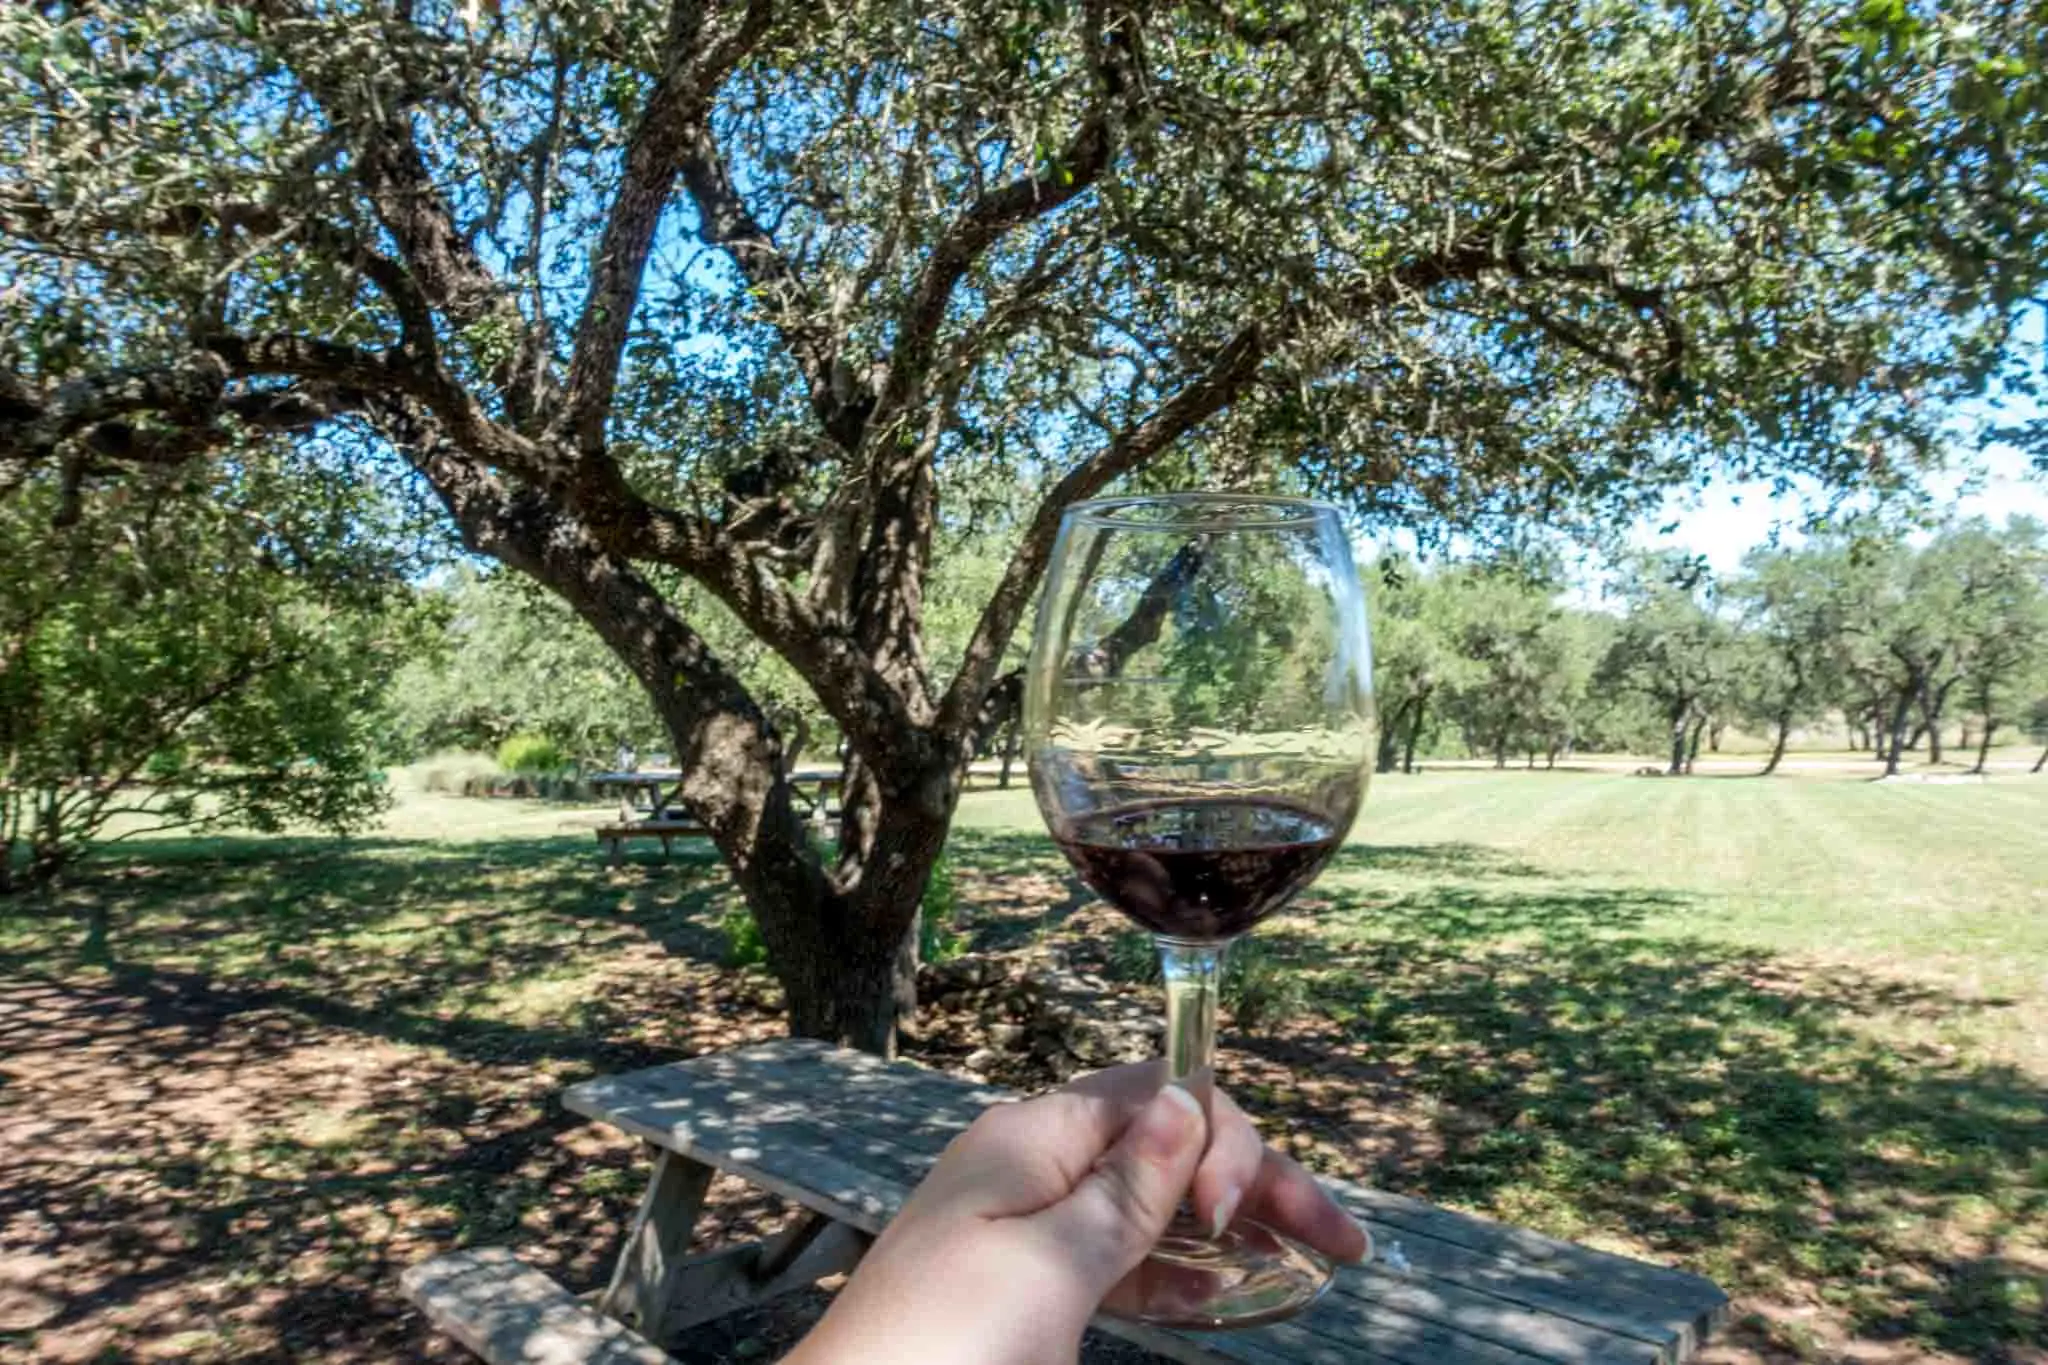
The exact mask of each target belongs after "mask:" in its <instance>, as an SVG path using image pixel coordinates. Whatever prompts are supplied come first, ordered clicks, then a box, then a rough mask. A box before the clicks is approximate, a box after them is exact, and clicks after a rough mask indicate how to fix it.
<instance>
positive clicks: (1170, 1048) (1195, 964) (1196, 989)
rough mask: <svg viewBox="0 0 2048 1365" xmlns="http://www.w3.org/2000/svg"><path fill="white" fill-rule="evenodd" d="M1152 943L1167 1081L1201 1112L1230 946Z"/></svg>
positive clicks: (1164, 939)
mask: <svg viewBox="0 0 2048 1365" xmlns="http://www.w3.org/2000/svg"><path fill="white" fill-rule="evenodd" d="M1156 941H1157V943H1158V944H1159V974H1160V975H1161V976H1162V977H1163V978H1165V981H1166V1069H1167V1076H1168V1079H1169V1080H1171V1081H1172V1082H1173V1083H1174V1084H1176V1085H1178V1086H1180V1087H1182V1088H1183V1089H1185V1090H1186V1091H1187V1092H1188V1093H1189V1094H1191V1095H1193V1096H1194V1097H1195V1098H1196V1099H1197V1100H1199V1101H1200V1102H1201V1105H1202V1110H1203V1112H1204V1113H1206V1112H1208V1109H1209V1096H1210V1093H1211V1090H1212V1089H1213V1082H1214V1078H1215V1072H1216V997H1217V996H1218V994H1220V992H1221V987H1222V983H1223V955H1224V953H1225V952H1226V951H1227V950H1228V949H1229V947H1230V943H1229V941H1228V940H1227V939H1226V940H1222V941H1216V942H1201V941H1197V940H1194V939H1184V938H1168V937H1167V936H1166V935H1164V934H1161V935H1159V936H1158V938H1157V940H1156Z"/></svg>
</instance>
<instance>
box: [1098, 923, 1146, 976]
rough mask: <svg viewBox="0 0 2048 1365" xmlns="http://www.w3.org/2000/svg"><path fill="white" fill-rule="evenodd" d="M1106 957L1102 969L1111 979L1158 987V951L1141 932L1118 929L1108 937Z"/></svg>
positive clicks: (1138, 930)
mask: <svg viewBox="0 0 2048 1365" xmlns="http://www.w3.org/2000/svg"><path fill="white" fill-rule="evenodd" d="M1107 957H1108V960H1107V961H1105V962H1104V963H1103V967H1102V970H1103V975H1105V976H1107V977H1108V978H1109V979H1110V980H1112V981H1129V982H1133V983H1135V984H1137V985H1157V984H1158V982H1159V949H1158V947H1157V946H1156V945H1155V944H1154V943H1153V942H1152V935H1150V934H1148V933H1145V932H1144V931H1143V930H1140V929H1119V930H1117V931H1116V932H1115V933H1114V934H1112V935H1110V939H1109V950H1108V954H1107Z"/></svg>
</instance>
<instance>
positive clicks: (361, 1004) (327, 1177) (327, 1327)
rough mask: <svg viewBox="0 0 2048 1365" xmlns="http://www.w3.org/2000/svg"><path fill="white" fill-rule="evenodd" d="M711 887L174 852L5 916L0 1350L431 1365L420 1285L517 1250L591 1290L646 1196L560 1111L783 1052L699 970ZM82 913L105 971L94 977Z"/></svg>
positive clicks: (307, 855) (699, 869)
mask: <svg viewBox="0 0 2048 1365" xmlns="http://www.w3.org/2000/svg"><path fill="white" fill-rule="evenodd" d="M714 866H715V865H714V864H712V863H710V862H709V861H707V860H702V859H691V860H682V859H679V860H678V862H677V863H676V864H675V865H674V866H671V867H661V866H657V865H649V864H647V863H635V864H629V866H628V867H627V868H625V869H624V870H622V871H621V872H617V873H611V872H607V871H606V870H605V869H604V867H603V866H602V864H601V861H600V859H599V857H598V855H597V853H596V852H595V850H594V849H592V848H591V847H590V845H589V844H588V843H587V842H586V841H584V840H580V839H562V840H552V839H540V840H531V841H518V842H503V841H498V842H490V843H478V844H474V845H462V846H453V845H445V844H410V843H404V842H400V841H384V840H379V841H361V842H355V843H349V844H340V843H336V842H331V841H303V842H284V841H270V840H246V841H216V842H215V843H214V844H212V845H211V846H210V847H201V848H194V847H193V846H191V845H190V844H178V843H167V844H166V845H165V846H164V847H163V848H161V849H152V848H147V847H144V848H131V849H129V850H128V851H127V858H126V860H125V861H124V862H122V863H120V864H110V865H107V866H104V867H102V868H100V869H97V870H95V871H93V872H92V873H90V874H89V875H84V876H80V877H78V878H76V879H74V880H73V881H72V882H71V883H70V884H68V885H66V886H64V887H62V888H60V889H58V890H57V891H56V892H55V893H53V894H52V895H51V896H49V897H47V898H45V899H44V900H43V902H42V903H40V904H39V905H37V906H35V907H33V908H32V910H31V913H30V914H29V915H27V916H24V915H23V914H21V907H20V906H19V905H15V906H8V907H5V908H6V909H8V910H9V911H12V912H13V914H12V916H11V918H10V919H9V921H8V922H6V923H5V924H4V925H0V933H4V935H5V940H6V944H7V948H6V950H5V952H4V953H0V1094H5V1095H6V1096H7V1097H8V1103H9V1104H14V1103H18V1104H19V1106H20V1107H19V1108H18V1109H17V1110H16V1113H17V1114H19V1115H20V1116H21V1119H22V1122H21V1123H20V1124H18V1125H14V1124H0V1128H4V1129H5V1130H6V1132H7V1135H8V1137H9V1139H10V1140H9V1141H7V1142H0V1148H4V1149H5V1150H0V1228H7V1229H9V1230H10V1231H11V1232H19V1233H21V1234H22V1235H20V1236H18V1237H14V1238H12V1239H11V1240H10V1242H9V1245H8V1250H9V1252H10V1254H12V1255H15V1256H17V1257H18V1258H20V1259H18V1260H17V1261H16V1262H15V1267H22V1266H26V1267H27V1270H26V1271H25V1273H26V1274H28V1275H29V1277H30V1279H29V1284H30V1285H31V1291H30V1292H31V1294H32V1297H31V1298H30V1299H29V1301H28V1306H27V1307H26V1308H25V1309H21V1311H20V1313H19V1314H16V1313H10V1316H21V1317H23V1319H24V1321H26V1322H27V1323H28V1324H29V1326H27V1327H26V1328H23V1329H20V1330H10V1331H9V1332H0V1345H4V1344H23V1345H26V1346H28V1347H31V1348H35V1347H38V1345H39V1343H40V1344H41V1345H42V1347H44V1348H46V1349H51V1350H55V1349H58V1348H57V1346H56V1342H57V1340H59V1339H61V1338H62V1337H63V1336H64V1334H66V1333H67V1332H83V1333H86V1334H87V1335H88V1336H89V1337H90V1336H91V1335H92V1334H94V1333H100V1332H104V1331H105V1330H106V1328H107V1325H108V1324H109V1323H110V1322H120V1321H122V1320H123V1319H124V1318H125V1319H126V1320H127V1321H128V1322H130V1323H131V1324H134V1323H141V1324H144V1325H143V1326H140V1327H135V1326H131V1327H130V1328H128V1329H127V1330H129V1331H134V1332H139V1333H140V1340H141V1341H145V1342H147V1343H149V1344H150V1346H151V1348H152V1349H155V1348H161V1347H164V1346H165V1344H166V1343H171V1345H170V1347H169V1349H172V1350H173V1351H174V1352H175V1353H176V1354H178V1355H180V1356H182V1357H185V1358H206V1359H214V1358H235V1359H276V1360H296V1359H306V1358H311V1357H312V1356H316V1355H317V1356H320V1357H322V1358H336V1359H339V1358H348V1359H363V1360H370V1359H388V1360H400V1359H421V1358H427V1357H428V1355H429V1354H430V1353H429V1352H428V1351H427V1350H426V1349H425V1343H424V1341H423V1339H422V1337H421V1335H420V1333H419V1331H418V1328H417V1326H416V1322H417V1319H416V1318H415V1317H414V1316H413V1315H412V1314H411V1313H410V1310H409V1309H407V1308H406V1307H405V1306H404V1305H403V1304H402V1303H400V1302H398V1301H397V1299H396V1297H395V1291H394V1283H395V1278H396V1275H397V1273H398V1271H399V1270H400V1269H402V1268H403V1267H404V1266H405V1265H406V1264H409V1263H410V1262H412V1261H414V1260H417V1259H420V1258H422V1257H425V1256H427V1255H431V1254H433V1253H434V1252H436V1251H439V1250H443V1249H446V1248H447V1247H448V1246H450V1245H466V1244H474V1243H493V1242H507V1241H510V1242H514V1243H526V1244H528V1245H527V1246H526V1247H525V1248H524V1253H525V1254H526V1255H528V1257H529V1259H531V1260H533V1261H535V1262H536V1263H537V1264H542V1265H547V1266H550V1267H551V1268H552V1270H553V1271H554V1273H556V1274H558V1275H559V1276H560V1277H561V1278H562V1279H563V1280H564V1281H565V1282H567V1283H570V1284H572V1285H575V1286H577V1287H579V1288H580V1287H586V1286H589V1285H591V1284H593V1283H595V1282H596V1281H597V1279H598V1278H599V1277H600V1276H601V1275H602V1274H603V1272H604V1271H605V1269H606V1268H608V1265H609V1261H610V1259H611V1256H612V1254H613V1248H614V1246H615V1242H616V1238H617V1236H618V1232H619V1229H620V1228H621V1227H622V1226H623V1221H624V1219H625V1217H626V1216H627V1215H628V1214H629V1213H630V1212H631V1208H632V1204H633V1200H634V1197H635V1195H636V1194H637V1192H638V1186H639V1182H640V1180H641V1179H643V1178H644V1173H645V1168H644V1164H643V1163H642V1161H641V1158H640V1156H639V1153H638V1150H637V1146H636V1144H633V1143H631V1142H629V1141H626V1140H623V1139H619V1138H616V1137H609V1138H608V1137H606V1136H605V1135H602V1134H597V1133H595V1132H594V1131H593V1130H590V1129H588V1128H587V1127H586V1126H585V1125H584V1124H583V1121H582V1120H581V1119H579V1118H576V1117H575V1116H572V1115H569V1114H567V1113H565V1112H564V1111H562V1110H561V1108H560V1105H559V1092H560V1089H561V1086H562V1084H563V1083H564V1082H565V1081H567V1080H572V1079H574V1078H576V1077H577V1076H580V1075H585V1074H590V1073H593V1072H600V1071H618V1070H626V1069H630V1068H633V1067H639V1066H646V1065H650V1064H653V1063H656V1062H660V1061H665V1060H672V1059H674V1058H677V1057H680V1056H685V1055H690V1054H691V1053H693V1052H697V1051H702V1050H704V1049H706V1048H709V1047H719V1046H727V1045H731V1044H733V1043H736V1042H744V1041H747V1040H748V1039H750V1038H757V1037H762V1036H769V1035H772V1034H774V1033H778V1032H780V1031H781V1026H780V1021H779V1019H778V1018H777V1017H776V1016H775V1015H774V1014H773V1013H772V1012H770V1011H768V1010H765V1009H762V1008H760V1007H759V1006H758V1005H757V1004H756V1003H754V1002H753V1001H752V1000H751V999H749V998H748V997H747V996H746V995H745V994H744V993H743V992H739V991H737V990H736V989H735V988H734V982H733V979H732V978H731V977H730V975H729V974H725V973H722V972H720V971H718V970H717V969H716V968H715V965H714V963H715V959H716V956H717V954H718V951H719V950H720V949H721V948H722V946H723V940H722V938H721V936H720V935H719V933H718V931H717V929H716V925H715V916H716V914H717V913H718V912H719V910H720V909H721V908H722V906H723V904H724V902H725V897H726V892H725V890H724V882H723V879H722V878H719V877H716V876H713V875H712V872H713V868H714ZM95 907H97V908H99V909H101V910H104V911H105V912H106V913H107V917H108V919H109V921H110V922H111V924H112V925H113V930H114V932H113V935H112V939H111V944H112V948H113V957H114V962H113V966H112V968H111V970H108V971H80V970H79V969H78V968H77V966H76V957H77V953H76V949H77V943H78V933H77V925H78V923H79V922H80V921H81V920H82V918H83V917H85V916H86V915H87V914H89V912H90V911H91V910H92V909H94V908H95ZM558 985H560V986H562V987H565V989H561V990H559V991H558V990H556V989H555V988H556V987H557V986H558ZM409 1045H419V1046H409ZM6 1107H7V1105H6V1104H0V1109H4V1108H6ZM769 1209H770V1202H769V1201H767V1200H766V1199H765V1198H759V1199H751V1200H744V1201H740V1202H739V1203H737V1204H730V1203H729V1204H728V1205H727V1206H725V1207H724V1208H723V1210H722V1211H721V1212H720V1213H719V1215H718V1216H719V1217H720V1218H724V1219H727V1220H730V1219H733V1218H744V1217H748V1216H758V1215H761V1214H763V1213H765V1212H768V1211H769ZM39 1266H40V1267H42V1268H41V1269H40V1270H38V1269H37V1267H39ZM200 1286H210V1288H207V1289H204V1290H202V1289H200V1288H199V1287H200ZM10 1308H19V1305H12V1304H11V1305H10ZM6 1326H7V1327H8V1328H10V1329H13V1328H14V1326H15V1325H14V1324H13V1323H8V1324H6ZM133 1340H134V1339H133V1338H131V1343H132V1341H133ZM109 1349H112V1348H109ZM31 1354H35V1351H34V1350H33V1349H32V1350H31ZM103 1354H104V1353H103ZM116 1354H118V1355H119V1358H123V1359H126V1358H129V1357H128V1356H127V1355H126V1354H120V1353H118V1352H117V1353H116ZM106 1358H115V1356H113V1355H108V1356H107V1357H106ZM437 1358H446V1359H450V1360H453V1359H458V1358H461V1357H459V1356H456V1355H448V1356H445V1357H437Z"/></svg>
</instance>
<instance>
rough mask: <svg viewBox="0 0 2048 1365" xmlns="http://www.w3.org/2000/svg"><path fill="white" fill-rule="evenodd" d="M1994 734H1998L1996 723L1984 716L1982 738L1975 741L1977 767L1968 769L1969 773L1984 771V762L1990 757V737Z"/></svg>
mask: <svg viewBox="0 0 2048 1365" xmlns="http://www.w3.org/2000/svg"><path fill="white" fill-rule="evenodd" d="M1996 733H1998V722H1997V721H1995V720H1992V719H1991V718H1990V717H1989V716H1986V717H1985V718H1984V736H1983V738H1982V739H1979V740H1978V741H1977V766H1976V767H1974V768H1972V769H1970V771H1971V772H1973V773H1981V772H1983V771H1984V762H1985V760H1986V759H1988V758H1989V757H1990V756H1991V737H1992V736H1993V735H1994V734H1996Z"/></svg>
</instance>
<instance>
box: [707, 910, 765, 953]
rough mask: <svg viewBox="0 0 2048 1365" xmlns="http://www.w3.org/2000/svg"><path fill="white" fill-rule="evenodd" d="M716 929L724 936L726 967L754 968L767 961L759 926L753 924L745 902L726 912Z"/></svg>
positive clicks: (752, 913) (752, 916)
mask: <svg viewBox="0 0 2048 1365" xmlns="http://www.w3.org/2000/svg"><path fill="white" fill-rule="evenodd" d="M718 927H719V929H720V931H721V932H723V933H724V934H725V965H726V966H728V967H756V966H759V965H760V964H762V963H764V962H766V961H767V960H768V945H767V944H766V943H764V942H763V941H762V939H761V926H760V925H758V924H756V923H754V912H753V911H752V910H750V909H748V908H747V904H746V902H745V901H741V902H740V903H739V904H737V905H735V906H733V908H732V909H730V910H728V911H726V912H725V915H724V917H723V918H721V919H720V920H719V921H718Z"/></svg>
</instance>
